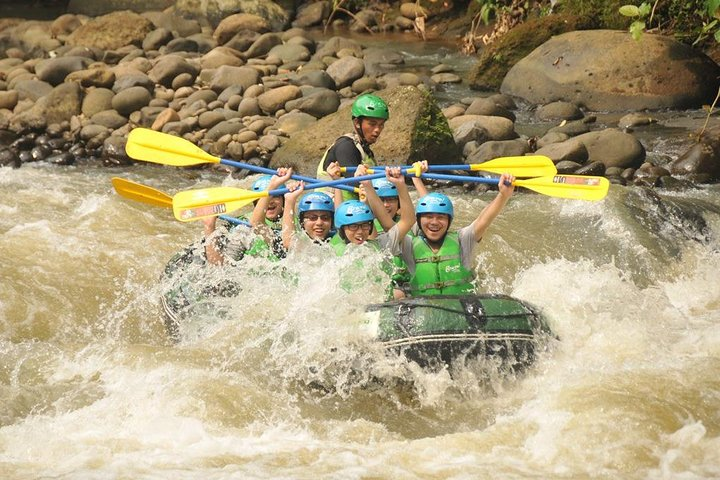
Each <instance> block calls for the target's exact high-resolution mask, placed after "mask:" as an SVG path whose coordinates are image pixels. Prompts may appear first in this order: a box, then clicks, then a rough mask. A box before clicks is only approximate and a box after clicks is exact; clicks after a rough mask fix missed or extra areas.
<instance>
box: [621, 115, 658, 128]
mask: <svg viewBox="0 0 720 480" xmlns="http://www.w3.org/2000/svg"><path fill="white" fill-rule="evenodd" d="M652 123H657V120H656V119H655V118H653V117H652V116H651V115H648V114H647V113H628V114H627V115H623V117H622V118H621V119H620V120H618V128H620V129H622V130H629V129H632V128H633V127H639V126H642V125H650V124H652Z"/></svg>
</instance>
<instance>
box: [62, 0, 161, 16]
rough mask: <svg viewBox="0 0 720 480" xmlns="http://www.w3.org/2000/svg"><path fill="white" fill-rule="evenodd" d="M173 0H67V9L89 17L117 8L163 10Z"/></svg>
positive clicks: (116, 9)
mask: <svg viewBox="0 0 720 480" xmlns="http://www.w3.org/2000/svg"><path fill="white" fill-rule="evenodd" d="M174 2H175V0H103V1H102V2H89V1H87V0H68V1H67V11H68V12H69V13H78V14H83V15H87V16H89V17H96V16H98V15H105V14H106V13H110V12H115V11H118V10H132V11H134V12H143V11H145V10H164V9H166V8H168V7H171V6H172V5H173V3H174Z"/></svg>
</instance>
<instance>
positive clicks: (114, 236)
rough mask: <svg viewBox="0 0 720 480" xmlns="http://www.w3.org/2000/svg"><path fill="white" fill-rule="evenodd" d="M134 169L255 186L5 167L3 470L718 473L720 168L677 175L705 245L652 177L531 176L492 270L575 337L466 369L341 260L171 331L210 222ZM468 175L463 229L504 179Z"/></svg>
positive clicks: (257, 279)
mask: <svg viewBox="0 0 720 480" xmlns="http://www.w3.org/2000/svg"><path fill="white" fill-rule="evenodd" d="M112 176H122V177H125V178H129V179H132V180H135V181H139V182H141V183H145V184H148V185H151V186H153V187H155V188H159V189H161V190H163V191H166V192H169V193H175V192H176V191H178V190H181V189H187V188H193V187H196V186H210V185H218V184H219V183H220V182H222V181H223V180H224V181H225V183H226V184H230V185H234V186H240V187H243V188H247V186H248V185H249V182H250V180H249V179H246V180H243V181H239V182H237V181H231V180H229V179H227V178H226V179H223V178H222V177H219V176H218V174H212V173H210V172H198V171H181V170H179V169H172V168H161V167H157V166H151V165H138V166H135V167H133V168H130V169H128V170H126V171H117V170H112V169H98V168H81V167H54V166H50V165H47V164H42V163H38V164H31V165H25V166H23V168H21V169H18V170H11V169H8V168H4V169H0V252H2V255H0V269H1V270H2V283H1V285H0V287H1V288H0V352H1V356H0V476H1V477H2V478H4V479H8V480H11V479H28V478H53V479H78V478H80V479H106V478H128V479H129V478H133V479H139V478H142V479H154V478H176V479H195V478H202V479H224V478H258V479H260V478H263V479H264V478H288V479H290V478H292V479H311V478H312V479H317V478H327V479H352V478H355V479H360V478H363V479H366V478H393V479H416V478H417V479H420V478H422V479H429V478H434V479H447V478H454V479H465V478H467V479H476V478H504V479H513V478H573V479H575V478H613V479H615V478H638V479H645V478H652V479H656V478H668V479H676V478H683V479H701V478H706V479H710V478H719V477H720V287H719V286H718V285H719V284H720V282H719V280H720V274H719V273H718V272H720V241H719V238H720V190H719V189H718V187H717V186H714V187H703V188H700V189H695V190H688V191H684V192H679V193H678V192H676V193H668V192H659V193H661V194H662V196H663V198H664V200H666V201H668V202H676V203H678V202H679V203H682V204H684V205H686V206H689V208H690V209H691V210H692V211H694V212H696V213H698V214H700V215H701V216H702V217H703V218H704V219H705V221H706V222H707V224H708V232H709V234H708V235H707V236H706V238H705V239H704V241H701V242H699V241H696V240H693V239H689V238H688V235H686V234H683V232H682V230H679V229H673V228H671V226H672V224H673V222H672V221H670V222H661V223H658V224H654V223H652V222H651V223H649V224H642V222H640V221H638V217H637V216H636V215H634V214H633V212H637V204H638V202H640V203H641V204H642V205H644V206H646V207H647V208H648V210H649V211H650V213H652V212H653V209H654V208H656V207H655V206H654V204H652V203H650V202H646V203H642V202H643V200H642V198H641V199H640V200H639V201H635V202H634V203H633V202H630V201H629V197H630V196H632V195H634V192H636V191H637V190H639V189H638V188H637V187H616V186H613V187H612V188H611V190H610V193H609V195H608V197H607V198H606V199H605V200H603V201H601V202H597V203H587V202H580V201H572V200H562V199H554V198H550V197H546V196H543V195H538V194H529V193H527V192H519V193H518V194H516V195H515V196H514V197H513V199H512V200H511V201H510V204H509V205H508V207H507V208H506V210H505V211H504V212H503V213H502V214H501V216H500V217H499V218H498V219H497V220H496V222H495V223H494V224H493V226H492V227H491V230H490V232H489V233H488V235H487V236H486V238H485V239H484V240H483V242H482V243H481V244H480V246H479V247H478V248H477V250H476V252H477V255H478V274H479V277H480V290H482V291H488V292H494V293H505V294H509V295H512V296H515V297H518V298H520V299H522V300H525V301H528V302H530V303H532V304H534V305H536V306H539V307H540V308H541V309H542V311H543V313H544V314H545V316H546V318H547V319H548V322H549V323H550V326H551V328H552V329H553V331H554V332H555V333H556V334H557V335H558V337H559V340H558V341H556V342H552V343H551V344H549V345H548V346H547V349H546V350H545V351H543V352H540V354H539V358H538V361H537V362H536V364H535V365H534V366H533V367H532V368H531V369H530V370H529V371H527V372H526V373H525V374H524V375H521V376H517V377H503V376H500V375H495V374H493V373H492V372H491V371H489V370H488V369H486V368H483V367H482V366H477V368H473V366H472V365H471V366H468V367H467V368H466V369H464V370H461V371H460V372H459V373H458V374H457V375H456V376H455V377H453V378H451V377H450V376H449V375H448V374H447V372H444V371H441V372H434V373H429V372H423V371H421V370H419V369H418V368H416V367H414V366H413V365H412V364H407V363H405V362H403V361H402V360H401V359H396V358H395V359H393V358H386V357H384V356H383V355H382V353H381V352H380V351H379V350H378V349H377V348H376V346H375V345H374V344H373V343H372V342H371V341H369V340H368V339H367V338H366V337H365V336H364V335H363V334H362V333H361V329H360V328H359V327H358V325H359V324H360V323H361V317H362V315H361V314H360V313H358V312H360V311H361V310H362V306H363V305H365V304H366V303H367V302H369V301H377V296H378V295H379V294H381V292H379V291H377V289H375V290H373V288H370V289H369V290H368V291H367V292H363V294H354V295H348V294H347V293H345V292H344V291H343V290H341V289H339V288H338V287H337V276H336V270H335V268H334V267H337V266H338V265H339V264H338V263H335V262H338V261H339V260H335V259H334V260H330V261H328V260H327V259H312V258H311V257H308V256H306V257H302V256H298V257H296V258H294V259H291V260H292V262H294V263H288V266H289V268H292V269H293V270H294V271H295V273H296V274H297V275H298V281H297V283H296V284H293V283H291V282H286V281H283V279H282V278H281V277H278V276H273V275H265V276H258V275H257V274H255V275H253V274H252V272H250V270H252V269H260V268H263V265H261V264H253V263H252V261H254V260H252V259H251V262H250V264H249V265H248V266H247V267H243V269H241V270H242V271H236V272H235V274H236V275H237V278H239V281H240V282H241V285H242V287H243V293H242V294H241V295H240V297H238V298H236V299H225V301H226V302H229V304H227V305H225V306H226V307H229V308H230V309H231V313H230V314H229V315H228V316H227V317H225V318H213V316H212V312H210V313H209V314H208V317H207V318H205V319H203V322H204V323H203V324H202V325H199V326H198V330H197V332H196V334H195V335H194V337H193V338H190V339H186V341H184V342H182V343H181V344H180V345H177V346H175V345H172V343H171V342H169V341H168V339H167V336H166V334H165V331H164V328H163V324H162V316H161V312H160V309H159V306H158V296H159V292H160V286H159V283H158V277H159V275H160V273H161V271H162V269H163V267H164V265H165V263H166V262H167V261H168V259H169V258H170V257H171V256H172V255H173V254H174V253H175V252H177V251H178V250H180V249H181V248H183V247H184V246H185V245H187V244H188V243H189V242H191V241H193V240H195V239H196V238H197V237H198V235H199V234H200V231H201V227H200V226H199V225H198V224H196V223H194V224H182V223H179V222H176V221H174V220H173V219H172V218H171V214H170V212H168V211H165V210H163V209H160V208H155V207H150V206H146V205H142V204H138V203H133V202H130V201H127V200H124V199H122V198H120V197H118V196H117V195H116V194H115V193H114V192H113V191H112V187H111V185H110V178H111V177H112ZM449 193H450V194H451V195H452V196H453V198H454V199H455V200H456V209H457V210H458V211H459V212H460V214H459V216H458V219H457V220H456V222H457V225H461V224H464V223H466V222H467V221H469V219H470V218H471V216H472V215H473V214H475V213H476V212H477V211H479V209H481V208H482V207H483V206H484V205H485V204H486V203H487V202H488V201H489V200H490V199H491V198H492V196H493V195H494V193H485V194H468V193H461V191H460V190H451V191H450V192H449ZM631 204H632V205H635V206H634V207H629V206H628V205H631ZM677 220H678V219H675V223H677ZM245 268H246V270H245ZM366 370H372V374H373V375H375V376H376V377H380V378H384V379H392V380H393V381H392V382H388V383H387V384H383V383H377V382H370V381H368V379H367V378H363V375H364V374H365V373H367V372H366ZM358 377H359V378H358ZM315 381H322V382H324V383H325V384H327V383H329V384H330V385H331V386H332V387H337V388H335V389H329V390H324V389H318V388H316V387H314V386H313V384H314V382H315Z"/></svg>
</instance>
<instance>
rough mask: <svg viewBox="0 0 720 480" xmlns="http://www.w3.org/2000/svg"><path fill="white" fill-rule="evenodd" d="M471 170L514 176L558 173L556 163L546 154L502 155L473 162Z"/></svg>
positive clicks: (539, 175)
mask: <svg viewBox="0 0 720 480" xmlns="http://www.w3.org/2000/svg"><path fill="white" fill-rule="evenodd" d="M470 170H472V171H483V172H491V173H500V174H502V173H509V174H510V175H512V176H513V177H547V176H549V175H555V174H556V173H557V169H556V168H555V164H554V163H553V161H552V160H550V158H548V157H546V156H545V155H525V156H519V157H500V158H496V159H494V160H489V161H487V162H483V163H473V164H471V165H470Z"/></svg>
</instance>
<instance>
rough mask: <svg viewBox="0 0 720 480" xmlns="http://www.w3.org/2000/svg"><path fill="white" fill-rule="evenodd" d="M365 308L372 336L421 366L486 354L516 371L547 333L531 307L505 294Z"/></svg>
mask: <svg viewBox="0 0 720 480" xmlns="http://www.w3.org/2000/svg"><path fill="white" fill-rule="evenodd" d="M367 311H368V317H369V321H370V328H371V329H374V330H375V332H376V334H375V337H376V338H377V340H378V341H379V342H381V343H382V344H383V345H384V346H385V347H386V348H387V349H388V350H390V351H393V352H396V353H399V354H403V355H405V356H406V357H407V358H408V359H410V360H412V361H415V362H417V363H418V364H420V365H421V366H423V367H426V366H437V365H452V364H453V362H455V361H457V360H458V359H460V360H466V359H470V358H475V357H487V358H495V359H497V360H499V361H500V362H502V363H504V364H505V365H507V366H508V367H510V368H511V369H521V368H523V367H525V366H528V365H529V364H531V363H532V362H533V361H534V359H535V354H536V350H537V348H538V346H539V345H540V342H541V341H542V340H543V339H544V338H547V337H548V336H549V335H551V332H550V329H549V327H548V326H547V324H546V322H545V321H544V320H543V318H542V317H541V315H540V314H539V312H538V310H537V309H535V308H534V307H532V306H530V305H528V304H527V303H525V302H522V301H521V300H518V299H516V298H513V297H510V296H507V295H465V296H434V297H417V298H411V299H404V300H396V301H392V302H387V303H380V304H374V305H370V306H368V307H367Z"/></svg>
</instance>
